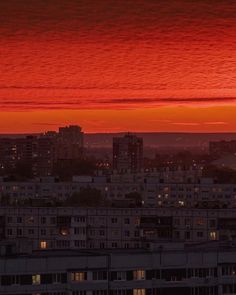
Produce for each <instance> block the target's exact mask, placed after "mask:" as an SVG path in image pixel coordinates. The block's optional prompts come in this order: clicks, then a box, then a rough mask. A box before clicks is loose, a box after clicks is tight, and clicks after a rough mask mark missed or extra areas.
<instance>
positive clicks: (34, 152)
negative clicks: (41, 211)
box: [0, 126, 84, 176]
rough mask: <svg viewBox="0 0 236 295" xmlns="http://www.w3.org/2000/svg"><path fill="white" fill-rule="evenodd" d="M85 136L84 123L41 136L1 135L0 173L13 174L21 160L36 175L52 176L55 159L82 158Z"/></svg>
mask: <svg viewBox="0 0 236 295" xmlns="http://www.w3.org/2000/svg"><path fill="white" fill-rule="evenodd" d="M83 135H84V134H83V132H82V130H81V127H80V126H68V127H61V128H59V132H54V131H48V132H46V133H44V134H41V135H39V136H32V135H29V136H25V137H18V138H7V137H6V138H0V173H1V174H4V173H6V174H8V173H9V172H10V173H11V171H12V170H14V169H15V168H16V167H17V165H18V164H19V163H21V165H22V164H23V166H26V167H30V168H31V169H32V174H33V176H49V175H51V174H52V172H53V166H54V164H55V162H57V161H59V160H63V161H64V160H70V161H71V160H72V161H73V160H74V159H78V158H81V156H82V155H83Z"/></svg>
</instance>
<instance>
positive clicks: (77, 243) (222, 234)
mask: <svg viewBox="0 0 236 295" xmlns="http://www.w3.org/2000/svg"><path fill="white" fill-rule="evenodd" d="M0 238H1V240H2V241H4V240H11V241H15V240H20V241H25V243H26V244H27V245H28V246H30V247H32V249H34V250H39V249H45V250H46V249H135V248H136V249H138V248H143V249H150V248H151V247H152V245H153V243H156V242H160V241H165V242H170V241H171V242H185V243H188V244H194V243H201V242H206V241H217V240H221V241H224V240H225V241H234V240H236V210H235V209H234V210H229V209H221V210H216V209H213V210H206V209H175V208H172V209H171V208H159V209H158V208H157V209H151V208H150V209H136V208H134V209H130V208H127V209H125V208H124V209H112V208H76V207H75V208H68V207H67V208H66V207H64V208H63V207H62V208H53V207H44V208H35V207H29V208H19V207H18V208H14V207H6V208H0Z"/></svg>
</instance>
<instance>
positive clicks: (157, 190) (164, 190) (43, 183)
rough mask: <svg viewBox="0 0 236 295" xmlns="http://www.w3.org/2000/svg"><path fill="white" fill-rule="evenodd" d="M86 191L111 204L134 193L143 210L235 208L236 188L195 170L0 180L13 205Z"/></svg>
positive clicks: (0, 192) (0, 187)
mask: <svg viewBox="0 0 236 295" xmlns="http://www.w3.org/2000/svg"><path fill="white" fill-rule="evenodd" d="M87 187H90V188H95V189H98V190H100V191H101V193H102V195H103V196H104V197H105V198H106V199H107V200H109V201H111V203H112V202H116V201H122V200H123V201H124V200H127V194H129V193H131V192H137V193H139V194H140V195H141V197H142V200H143V204H144V207H177V208H179V207H180V208H182V207H186V208H207V207H208V208H235V207H236V184H225V183H214V181H213V179H210V178H203V177H201V172H199V171H196V170H187V171H162V172H161V171H156V172H148V173H145V172H143V173H139V174H132V173H127V174H113V175H110V176H102V175H101V176H75V177H74V178H73V180H72V181H68V182H59V181H57V180H56V179H55V178H53V177H44V178H38V179H35V180H32V181H28V182H9V181H5V180H4V179H3V178H2V179H0V196H8V197H9V198H10V200H11V201H12V202H13V203H17V202H18V201H20V200H25V199H40V198H41V199H42V198H46V199H49V200H66V199H67V198H69V197H70V196H71V195H72V194H73V193H76V192H79V191H80V190H81V189H82V188H87Z"/></svg>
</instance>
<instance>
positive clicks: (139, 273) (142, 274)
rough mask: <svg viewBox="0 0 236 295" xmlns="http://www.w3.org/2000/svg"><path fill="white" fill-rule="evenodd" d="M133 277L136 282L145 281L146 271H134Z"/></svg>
mask: <svg viewBox="0 0 236 295" xmlns="http://www.w3.org/2000/svg"><path fill="white" fill-rule="evenodd" d="M133 277H134V280H145V271H144V270H142V269H139V270H134V272H133Z"/></svg>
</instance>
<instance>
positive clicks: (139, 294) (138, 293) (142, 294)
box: [133, 289, 146, 295]
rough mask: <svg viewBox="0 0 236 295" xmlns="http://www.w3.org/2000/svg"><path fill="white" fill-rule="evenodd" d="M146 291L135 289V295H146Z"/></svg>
mask: <svg viewBox="0 0 236 295" xmlns="http://www.w3.org/2000/svg"><path fill="white" fill-rule="evenodd" d="M145 294H146V290H145V289H133V295H145Z"/></svg>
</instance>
